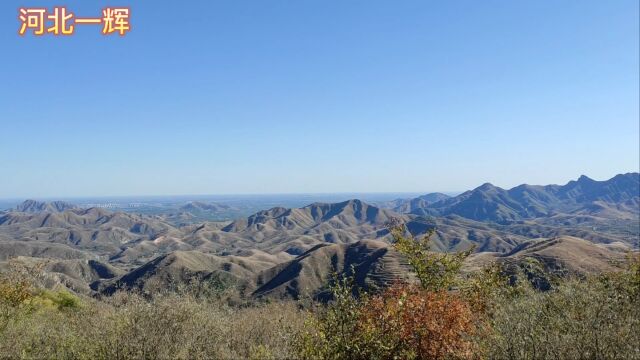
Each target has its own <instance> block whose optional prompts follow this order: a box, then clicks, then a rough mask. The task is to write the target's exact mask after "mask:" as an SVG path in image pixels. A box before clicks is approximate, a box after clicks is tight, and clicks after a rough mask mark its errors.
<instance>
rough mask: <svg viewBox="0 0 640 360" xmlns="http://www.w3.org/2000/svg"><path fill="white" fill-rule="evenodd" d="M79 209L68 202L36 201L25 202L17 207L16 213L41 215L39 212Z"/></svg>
mask: <svg viewBox="0 0 640 360" xmlns="http://www.w3.org/2000/svg"><path fill="white" fill-rule="evenodd" d="M77 208H78V207H77V206H75V205H74V204H71V203H68V202H66V201H52V202H46V201H36V200H25V201H24V202H22V203H21V204H19V205H18V206H16V211H19V212H26V213H39V212H62V211H65V210H72V209H77Z"/></svg>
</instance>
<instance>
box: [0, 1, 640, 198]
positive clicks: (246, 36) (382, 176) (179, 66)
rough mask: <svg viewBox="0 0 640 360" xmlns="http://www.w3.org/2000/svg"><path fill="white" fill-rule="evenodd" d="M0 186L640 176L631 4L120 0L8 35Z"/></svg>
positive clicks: (365, 183)
mask: <svg viewBox="0 0 640 360" xmlns="http://www.w3.org/2000/svg"><path fill="white" fill-rule="evenodd" d="M28 5H33V6H36V5H37V6H44V7H49V8H51V7H53V6H61V5H64V6H67V7H68V8H69V9H70V10H71V11H73V12H74V13H76V14H78V16H87V17H91V16H99V14H100V11H101V9H102V8H103V7H104V3H103V2H101V1H87V0H83V1H79V0H75V1H72V0H68V1H65V2H62V3H61V2H59V1H55V2H54V1H49V0H42V1H38V2H37V3H30V2H26V3H25V2H24V1H13V0H8V1H3V2H2V3H1V4H0V17H2V21H0V45H1V46H2V53H3V56H2V58H1V59H0V65H1V68H2V69H3V70H2V71H1V72H0V154H2V155H3V156H2V162H1V163H0V169H1V170H0V198H32V197H35V198H38V197H40V198H41V197H73V196H113V195H163V194H238V193H253V194H256V193H335V192H359V193H361V192H420V193H426V192H433V191H440V192H443V191H444V192H447V191H461V190H464V189H468V188H472V187H474V186H476V185H477V184H480V183H483V182H487V181H488V182H491V183H493V184H495V185H497V186H501V187H503V188H509V187H512V186H515V185H517V184H520V183H524V182H527V183H530V184H565V183H566V182H567V181H569V180H570V179H575V178H578V177H579V176H580V175H581V174H586V175H588V176H590V177H592V178H594V179H596V180H605V179H608V178H610V177H612V176H614V175H615V174H618V173H625V172H634V171H638V167H639V165H638V164H639V161H640V159H639V140H638V136H639V135H638V134H639V131H640V130H639V121H638V118H639V112H638V98H639V91H638V83H639V76H638V43H639V38H638V13H639V9H638V2H637V1H634V0H622V1H615V2H602V1H580V2H570V1H560V2H558V1H518V2H513V1H489V2H477V1H456V2H428V1H417V0H416V1H402V2H397V1H349V2H344V1H322V2H295V1H241V2H231V1H191V2H188V3H177V2H175V1H131V0H125V1H121V2H119V3H114V4H113V5H126V6H130V7H131V14H132V15H131V16H132V18H131V22H132V31H131V32H130V33H128V34H127V35H126V36H125V37H122V38H120V37H117V36H115V37H105V36H102V35H101V34H100V29H98V28H95V27H91V26H83V27H79V28H78V29H77V31H76V34H75V35H73V36H71V37H67V38H62V37H53V36H44V37H40V38H36V37H33V36H25V37H19V36H18V35H17V32H18V20H17V9H18V8H19V7H20V6H28Z"/></svg>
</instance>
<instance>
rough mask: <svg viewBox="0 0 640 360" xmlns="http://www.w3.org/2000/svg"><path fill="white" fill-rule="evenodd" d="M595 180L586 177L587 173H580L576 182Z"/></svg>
mask: <svg viewBox="0 0 640 360" xmlns="http://www.w3.org/2000/svg"><path fill="white" fill-rule="evenodd" d="M594 181H595V180H593V179H592V178H590V177H588V176H587V175H580V177H579V178H578V182H579V183H592V182H594Z"/></svg>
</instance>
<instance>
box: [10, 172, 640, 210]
mask: <svg viewBox="0 0 640 360" xmlns="http://www.w3.org/2000/svg"><path fill="white" fill-rule="evenodd" d="M637 172H638V171H637V170H636V171H625V172H619V173H616V174H613V175H611V176H609V177H604V178H594V177H592V176H589V175H588V174H580V175H578V176H575V177H574V178H571V179H568V180H567V181H565V182H559V183H544V184H532V183H527V182H522V183H517V184H513V185H509V186H501V185H500V184H496V183H493V182H491V181H484V182H482V183H478V184H476V185H475V186H473V187H470V188H468V189H461V190H457V191H446V190H442V191H441V190H433V191H429V190H423V191H373V192H362V191H337V192H290V193H227V194H224V193H219V194H215V193H210V194H146V195H145V194H125V195H121V194H114V195H90V194H89V195H53V196H17V197H0V200H1V201H2V202H12V203H13V202H15V201H23V200H41V201H54V200H69V201H71V200H87V199H152V200H153V199H156V200H160V199H182V200H185V201H189V200H200V199H205V200H207V199H208V200H210V201H217V200H215V199H216V198H219V199H225V198H227V199H232V198H242V197H289V196H349V195H371V196H381V197H382V198H385V199H397V198H402V197H404V198H411V197H415V196H420V195H425V194H429V193H443V194H445V195H449V196H455V195H459V194H461V193H463V192H465V191H468V190H473V189H475V188H477V187H479V186H481V185H483V184H484V183H490V184H492V185H494V186H497V187H499V188H503V189H510V188H513V187H516V186H518V185H522V184H528V185H542V186H544V185H565V184H566V183H568V182H569V181H573V180H577V179H578V178H579V177H580V176H587V177H589V178H591V179H592V180H596V181H605V180H609V179H611V178H613V177H614V176H616V175H620V174H626V173H637ZM393 196H397V197H395V198H394V197H393ZM220 201H222V200H220Z"/></svg>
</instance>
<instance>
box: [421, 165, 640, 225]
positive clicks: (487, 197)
mask: <svg viewBox="0 0 640 360" xmlns="http://www.w3.org/2000/svg"><path fill="white" fill-rule="evenodd" d="M639 198H640V174H638V173H627V174H620V175H616V176H615V177H613V178H611V179H609V180H605V181H596V180H593V179H590V178H589V177H587V176H584V175H583V176H581V177H580V178H579V179H578V180H575V181H569V182H568V183H567V184H566V185H546V186H540V185H527V184H523V185H519V186H516V187H514V188H511V189H509V190H505V189H502V188H500V187H497V186H494V185H492V184H490V183H485V184H483V185H481V186H479V187H477V188H475V189H473V190H470V191H466V192H464V193H462V194H460V195H458V196H456V197H452V198H447V199H443V200H440V201H438V202H435V203H432V204H427V205H426V206H423V207H419V208H415V209H413V210H411V211H410V213H412V214H416V215H429V216H447V215H452V214H453V215H459V216H462V217H465V218H468V219H472V220H477V221H493V222H496V223H508V222H512V221H518V220H523V219H533V218H538V217H545V216H553V215H555V214H558V213H576V212H582V213H584V212H588V213H592V214H595V215H597V214H598V206H595V207H594V205H597V204H598V203H600V204H603V203H604V204H625V206H626V207H627V208H626V211H628V212H635V213H638V211H639V208H638V199H639ZM589 209H591V211H589Z"/></svg>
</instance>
